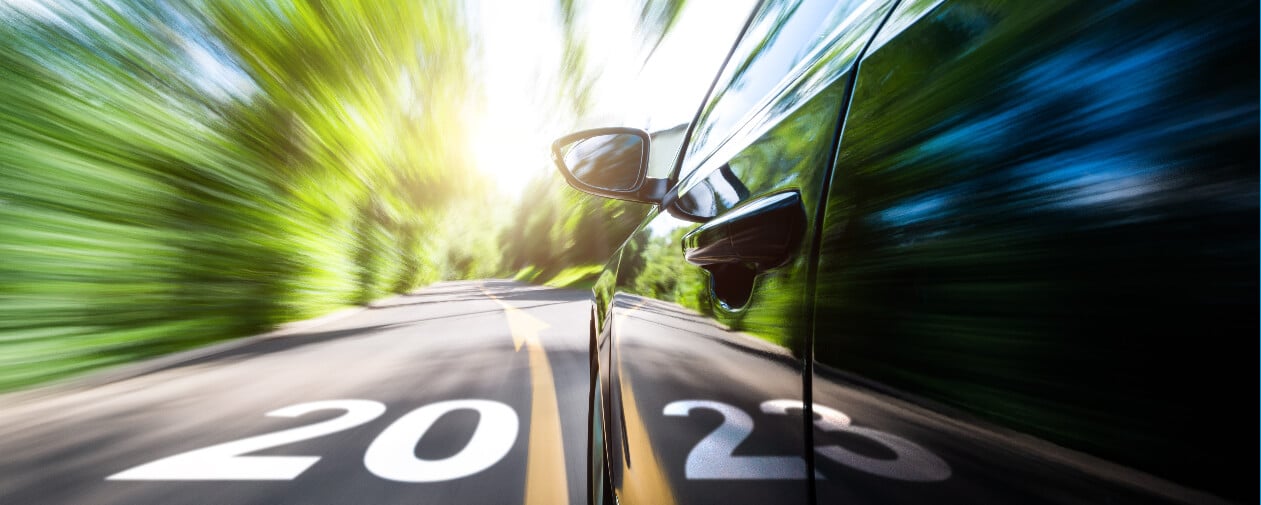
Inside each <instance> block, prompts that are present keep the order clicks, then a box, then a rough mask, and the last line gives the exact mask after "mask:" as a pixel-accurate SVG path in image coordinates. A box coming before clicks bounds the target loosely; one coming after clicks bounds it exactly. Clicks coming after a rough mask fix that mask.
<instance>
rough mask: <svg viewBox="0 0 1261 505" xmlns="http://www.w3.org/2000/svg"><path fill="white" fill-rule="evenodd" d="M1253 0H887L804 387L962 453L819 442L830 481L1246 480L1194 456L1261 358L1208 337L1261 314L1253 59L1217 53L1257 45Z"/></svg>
mask: <svg viewBox="0 0 1261 505" xmlns="http://www.w3.org/2000/svg"><path fill="white" fill-rule="evenodd" d="M1256 14H1257V12H1256V5H1255V4H1254V5H1251V6H1244V5H1241V4H1235V3H1226V2H1197V3H1178V2H1122V3H1116V4H1106V5H1105V4H1100V3H1097V2H1067V1H1063V2H1044V3H1029V2H1020V1H1008V2H1004V1H988V0H986V1H977V0H948V1H945V2H936V1H932V2H925V1H905V2H902V3H901V4H900V5H899V7H898V10H897V12H895V14H894V15H893V17H892V19H891V20H890V22H889V23H888V25H886V27H885V28H884V29H883V30H882V33H881V34H880V35H878V36H877V40H876V41H875V42H874V43H873V47H872V49H871V50H870V51H869V52H868V53H867V54H866V56H865V57H864V60H863V62H862V63H861V67H860V71H859V73H858V80H857V84H856V86H855V91H854V96H853V98H852V105H851V107H850V110H849V116H848V118H847V119H846V121H845V129H844V132H843V134H842V137H841V142H840V150H839V153H838V158H837V164H836V167H835V173H834V176H833V179H832V181H831V183H830V189H829V194H828V202H827V211H826V212H827V215H826V218H825V221H824V223H823V231H822V241H821V246H822V247H821V251H820V258H819V261H820V263H819V278H818V283H817V286H818V289H817V309H816V313H817V314H818V318H817V321H816V331H817V333H816V335H815V338H814V354H813V355H814V358H815V360H816V363H815V366H814V370H815V375H814V377H813V381H812V382H813V398H814V401H815V402H816V403H817V404H822V405H827V406H830V407H833V408H836V409H839V410H840V411H843V412H844V413H846V414H848V415H849V416H850V417H851V421H852V423H853V424H852V425H853V426H861V427H864V428H867V429H872V430H878V431H880V432H884V433H889V434H894V435H896V436H900V437H903V438H905V439H907V440H911V441H913V442H914V443H915V444H918V445H920V446H922V447H924V448H925V449H926V450H928V451H931V452H932V453H933V454H935V455H936V456H937V457H939V458H941V460H942V461H944V462H946V464H948V465H949V466H950V467H951V470H952V472H951V476H950V477H949V478H948V479H946V480H943V481H940V482H937V483H923V482H909V481H906V480H901V479H898V478H896V477H895V478H889V477H882V476H879V475H874V474H872V473H871V472H868V471H864V470H863V469H861V468H857V467H856V466H855V465H854V464H852V463H853V461H860V460H861V458H858V457H855V459H854V460H853V461H851V464H848V465H846V464H837V463H835V462H834V461H833V460H832V459H830V458H827V457H823V456H822V455H821V453H820V452H819V451H818V450H816V463H817V466H818V468H819V469H820V471H821V473H823V474H824V475H826V476H827V477H828V479H826V480H819V481H818V500H819V503H842V502H845V503H855V502H861V501H868V500H870V501H880V502H924V501H932V502H961V503H962V502H966V503H1015V502H1018V503H1083V502H1087V503H1102V502H1107V503H1149V502H1153V501H1174V502H1178V501H1191V502H1214V501H1217V499H1218V498H1217V497H1229V498H1233V499H1241V500H1242V499H1251V498H1247V497H1248V496H1255V495H1251V494H1250V493H1252V491H1251V489H1250V488H1249V489H1243V488H1244V487H1245V486H1243V484H1244V483H1246V482H1249V481H1250V478H1248V477H1246V475H1245V469H1244V468H1242V467H1235V466H1232V465H1220V464H1212V463H1208V462H1210V461H1215V462H1224V461H1227V460H1229V459H1230V458H1231V454H1233V453H1234V452H1235V451H1237V450H1238V449H1237V448H1236V447H1235V446H1234V445H1233V444H1230V443H1229V442H1226V441H1227V440H1232V439H1235V438H1236V437H1242V436H1245V435H1247V433H1246V432H1251V430H1252V427H1253V423H1254V420H1253V419H1252V418H1251V417H1247V418H1244V417H1238V416H1224V417H1223V416H1216V415H1212V414H1210V413H1212V412H1215V411H1220V409H1222V408H1223V407H1224V406H1223V405H1221V403H1220V402H1219V400H1218V396H1217V395H1216V394H1214V391H1216V390H1218V389H1223V388H1230V387H1232V385H1234V384H1250V383H1251V379H1252V377H1251V374H1252V370H1253V369H1254V368H1255V366H1254V365H1255V362H1254V361H1251V360H1252V358H1251V357H1250V356H1249V357H1247V358H1246V359H1245V358H1244V357H1243V356H1241V355H1240V356H1231V355H1230V353H1229V351H1226V352H1225V353H1224V351H1225V350H1226V349H1228V348H1229V347H1227V346H1230V345H1232V344H1230V343H1229V342H1232V341H1233V342H1238V341H1241V340H1244V339H1246V340H1251V339H1254V338H1255V335H1256V332H1257V322H1256V317H1255V311H1254V310H1255V308H1256V301H1257V298H1256V293H1257V284H1256V280H1257V275H1256V267H1257V263H1256V261H1257V257H1258V250H1257V235H1256V233H1257V231H1256V230H1257V214H1258V207H1257V184H1258V179H1257V158H1256V156H1257V155H1256V144H1255V140H1256V135H1257V105H1256V103H1257V102H1256V96H1257V95H1256V93H1257V75H1256V67H1255V66H1253V67H1251V68H1248V69H1243V68H1238V67H1233V66H1231V65H1228V64H1225V62H1228V61H1230V59H1231V58H1232V57H1233V56H1232V55H1233V54H1238V51H1255V46H1256V35H1257V31H1256V27H1257V15H1256ZM1251 54H1253V55H1255V52H1252V53H1251ZM1252 60H1253V61H1255V58H1252ZM1203 339H1208V340H1203ZM1249 354H1250V353H1249ZM1231 396H1233V395H1231ZM1192 426H1202V427H1204V428H1205V429H1207V430H1210V431H1214V432H1216V433H1218V435H1213V436H1208V437H1207V438H1204V437H1201V436H1200V435H1198V434H1193V433H1195V432H1196V431H1197V430H1196V429H1195V428H1190V427H1192ZM1205 435H1207V434H1205ZM837 436H839V435H834V434H831V433H829V432H826V431H816V447H820V446H825V445H829V444H837V443H841V442H838V441H837V440H835V437H837ZM852 442H853V441H851V443H852ZM872 451H874V452H871V453H868V456H873V457H875V456H879V457H885V458H887V457H889V454H887V453H888V451H883V453H882V452H881V450H879V449H872ZM880 454H883V456H880ZM1215 496H1216V497H1215Z"/></svg>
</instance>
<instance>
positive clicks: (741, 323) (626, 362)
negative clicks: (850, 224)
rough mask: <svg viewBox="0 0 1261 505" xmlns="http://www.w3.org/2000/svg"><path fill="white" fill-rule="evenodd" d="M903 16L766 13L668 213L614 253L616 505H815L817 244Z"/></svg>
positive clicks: (749, 35) (656, 215) (765, 9)
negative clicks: (880, 41) (811, 377)
mask: <svg viewBox="0 0 1261 505" xmlns="http://www.w3.org/2000/svg"><path fill="white" fill-rule="evenodd" d="M891 5H892V2H891V1H890V2H880V1H876V2H870V1H868V2H860V1H851V2H839V3H838V2H835V1H832V0H827V1H815V0H807V1H769V2H765V3H764V4H763V5H761V6H760V7H759V8H758V10H757V12H756V13H755V14H754V16H753V18H752V20H751V21H750V24H749V26H748V27H747V28H746V31H745V35H744V37H743V38H742V40H741V41H740V42H739V43H738V44H737V46H736V49H735V50H734V51H733V56H732V58H731V59H730V61H729V62H728V65H727V67H726V69H725V70H724V71H723V74H722V75H721V76H720V77H719V79H718V84H717V85H716V87H715V90H714V92H713V93H712V95H711V98H710V99H709V100H708V101H707V103H706V104H705V106H704V107H703V109H702V112H701V114H700V116H699V118H698V120H697V121H696V122H694V125H693V128H692V130H691V132H690V134H689V136H688V137H687V144H685V146H684V147H683V156H682V157H681V162H680V167H681V168H680V169H679V170H681V176H680V177H678V179H679V180H681V182H680V183H679V184H678V186H677V187H676V189H675V190H674V193H673V195H672V197H668V198H667V203H666V204H665V205H664V206H663V207H664V209H665V210H657V211H654V212H653V213H652V214H650V216H649V219H648V220H647V221H646V222H645V223H644V225H643V226H642V227H640V228H639V229H638V230H637V231H636V232H635V234H634V235H633V236H632V237H631V238H630V239H629V240H628V242H627V243H626V244H625V245H624V246H623V248H622V250H621V251H620V254H621V260H620V264H619V266H618V268H617V273H616V281H615V284H616V285H615V287H614V288H613V289H611V290H610V291H611V292H612V296H611V310H610V312H609V314H608V317H607V318H605V320H604V321H603V323H602V324H600V334H601V337H600V339H599V340H600V342H601V343H602V345H604V346H606V347H607V349H608V357H607V360H608V363H607V364H606V363H603V362H602V365H604V366H603V367H602V370H609V371H610V373H609V375H608V377H604V378H602V379H603V380H604V381H605V382H604V384H605V385H606V386H607V388H606V389H605V390H604V391H603V394H604V395H605V397H606V399H607V404H608V406H609V407H610V408H609V409H608V410H607V411H604V412H602V415H603V416H604V418H605V419H604V422H605V425H606V426H607V427H608V432H607V438H606V445H607V447H608V449H609V453H608V459H609V462H610V466H611V473H612V480H613V485H614V488H615V489H616V490H617V493H618V498H619V500H620V501H621V503H626V504H654V505H656V504H668V503H731V504H741V503H756V504H765V503H806V502H808V500H809V493H810V490H811V485H810V477H811V475H812V473H811V471H810V468H809V463H808V461H809V460H808V458H807V455H808V454H807V451H806V439H805V436H806V431H805V427H806V426H807V422H806V421H807V420H806V419H805V417H804V415H803V407H804V403H803V402H805V401H807V399H806V398H804V397H803V392H804V391H805V388H804V384H805V382H804V381H805V378H806V377H805V370H806V366H807V364H808V363H807V360H806V356H807V351H808V348H807V340H806V339H807V337H808V330H809V320H810V319H809V315H808V310H809V309H810V306H809V305H808V304H807V303H806V300H807V299H808V293H807V278H808V274H809V271H810V261H809V257H810V255H809V254H808V251H809V250H810V248H811V247H812V244H813V240H814V238H813V234H812V233H811V232H810V231H811V230H813V229H814V224H815V222H816V221H815V216H816V213H817V209H818V206H819V202H820V193H821V190H822V185H823V182H824V180H825V178H826V171H827V169H828V167H829V166H831V161H832V155H833V153H834V149H835V143H834V142H835V138H836V133H837V122H838V118H839V117H840V114H841V111H842V110H843V107H844V105H845V99H846V96H847V94H848V92H849V87H850V84H851V78H850V76H851V74H850V71H851V70H852V68H853V66H854V63H855V62H856V61H857V58H858V55H859V54H860V53H861V50H862V48H863V47H865V45H866V44H867V43H868V42H869V41H870V39H871V37H872V36H874V34H875V31H876V29H877V27H878V25H879V23H880V22H881V21H882V20H883V19H884V17H885V16H886V14H887V13H888V12H889V10H890V9H891ZM685 244H686V246H687V247H688V252H687V257H686V258H685V255H684V251H683V248H684V246H685ZM689 260H690V262H689ZM600 289H601V288H597V291H600ZM601 296H607V295H601ZM603 352H604V350H603V348H602V349H601V360H604V359H606V358H605V357H604V354H603Z"/></svg>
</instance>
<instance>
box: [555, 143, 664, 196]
mask: <svg viewBox="0 0 1261 505" xmlns="http://www.w3.org/2000/svg"><path fill="white" fill-rule="evenodd" d="M650 144H651V141H650V138H649V136H648V133H647V132H645V131H643V130H639V129H635V128H597V129H594V130H583V131H580V132H575V133H571V134H569V135H566V136H564V137H561V138H559V139H556V141H555V142H553V143H552V161H554V162H555V163H556V166H557V168H559V169H560V173H561V174H562V175H564V176H565V181H566V182H568V183H569V185H570V186H573V187H574V189H577V190H579V191H582V192H584V193H590V194H593V195H597V196H604V197H608V198H617V199H620V200H630V201H633V202H646V203H660V202H661V197H662V196H663V195H664V194H665V185H666V180H665V179H652V178H649V177H648V149H649V146H650Z"/></svg>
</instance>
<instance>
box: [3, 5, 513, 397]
mask: <svg viewBox="0 0 1261 505" xmlns="http://www.w3.org/2000/svg"><path fill="white" fill-rule="evenodd" d="M461 9H462V7H461V6H460V5H459V4H457V3H456V2H454V1H451V0H426V1H424V2H361V1H354V0H346V1H337V2H315V3H308V2H301V1H296V0H280V1H274V2H254V1H245V0H241V1H237V0H229V1H216V2H206V3H202V2H170V3H168V2H141V1H104V0H82V1H70V2H55V3H48V4H43V3H39V2H25V1H7V2H0V181H3V182H2V183H0V390H3V389H10V388H14V387H18V386H22V385H27V384H32V383H35V382H38V381H43V380H47V379H50V378H56V377H61V376H65V375H68V374H71V373H75V372H78V371H81V370H84V369H87V368H91V367H99V366H104V365H109V364H114V363H120V362H125V361H130V360H135V359H138V358H142V357H145V356H150V355H156V354H160V353H166V352H170V351H173V350H177V349H181V348H186V347H190V346H194V345H198V344H202V343H205V342H208V341H213V340H217V339H223V338H228V337H233V336H239V335H243V334H249V333H254V332H258V331H260V330H262V329H264V328H266V327H269V326H271V325H274V324H276V323H279V322H283V321H286V320H294V319H302V318H306V317H310V316H313V315H317V314H319V313H323V312H327V311H329V310H331V309H333V308H336V307H339V306H344V305H347V304H352V303H362V302H365V301H369V300H373V299H377V298H380V297H382V296H383V295H385V294H387V293H390V292H403V291H408V290H411V289H412V288H414V287H416V286H418V285H421V284H425V283H429V282H432V281H435V280H437V279H439V278H442V277H451V276H454V273H453V272H456V271H458V272H459V273H460V274H469V275H487V274H489V273H492V272H490V271H488V270H486V267H485V266H484V265H483V264H480V263H479V262H478V261H477V260H474V259H473V258H471V257H468V256H467V255H465V254H464V253H463V252H461V249H460V248H461V247H463V246H462V245H460V244H462V242H457V241H448V240H446V239H445V238H444V237H446V236H448V232H447V230H448V229H451V228H452V226H453V225H452V224H450V223H448V222H447V220H446V219H445V216H447V215H448V214H449V213H450V209H452V208H454V207H456V206H460V205H480V203H479V202H477V200H476V198H477V197H478V196H477V195H481V194H483V193H485V192H484V191H481V190H480V189H479V187H480V185H484V184H485V183H483V182H479V180H477V179H475V178H473V177H472V176H470V175H469V174H470V171H469V170H467V169H466V167H467V161H466V157H467V156H466V154H465V153H464V152H463V151H461V150H457V149H456V148H455V147H452V146H462V145H464V143H463V141H462V140H461V137H462V136H463V135H465V132H464V128H463V127H462V123H461V122H462V121H463V118H462V117H461V114H462V111H463V109H464V107H465V104H466V102H468V101H469V100H470V98H469V96H468V95H469V92H468V91H466V89H467V88H468V87H469V85H470V71H469V69H468V65H467V62H466V56H467V54H468V53H469V51H470V35H469V33H468V30H467V29H465V21H464V19H463V18H464V16H465V15H464V13H463V12H462V10H461ZM462 198H469V199H471V202H469V201H464V200H461V199H462ZM457 224H458V222H457ZM489 268H497V267H495V266H493V265H492V266H490V267H489Z"/></svg>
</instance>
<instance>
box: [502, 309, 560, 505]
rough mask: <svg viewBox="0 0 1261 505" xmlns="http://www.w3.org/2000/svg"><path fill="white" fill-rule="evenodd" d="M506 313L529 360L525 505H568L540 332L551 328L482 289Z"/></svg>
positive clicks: (514, 340) (517, 343) (514, 341)
mask: <svg viewBox="0 0 1261 505" xmlns="http://www.w3.org/2000/svg"><path fill="white" fill-rule="evenodd" d="M480 289H481V290H482V293H484V294H485V295H486V296H487V297H488V298H490V299H491V300H494V301H495V303H498V304H499V305H500V306H502V307H503V309H504V316H505V317H506V318H507V319H508V331H509V332H510V333H511V334H512V345H513V348H514V349H516V351H517V352H520V351H521V347H522V346H525V349H526V353H528V354H529V357H530V384H531V386H532V391H531V394H530V442H529V444H530V445H529V446H528V447H527V449H526V454H527V461H526V467H525V468H526V469H525V505H568V504H569V484H568V481H567V480H566V478H565V448H564V445H563V443H562V442H561V433H560V407H559V406H558V405H557V403H556V384H555V382H554V379H553V375H552V365H551V363H549V362H548V361H547V352H545V351H544V350H543V343H542V342H541V341H540V340H539V332H540V331H542V330H543V329H545V328H548V327H549V326H551V325H549V324H547V323H546V322H543V321H542V320H540V319H539V318H537V317H534V316H531V315H530V314H528V313H526V312H525V311H524V310H521V309H518V308H516V307H513V306H511V305H508V304H507V303H504V302H503V301H502V300H500V299H499V298H498V297H496V296H495V295H492V294H490V292H489V291H487V290H486V288H485V287H484V286H483V287H481V288H480Z"/></svg>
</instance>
